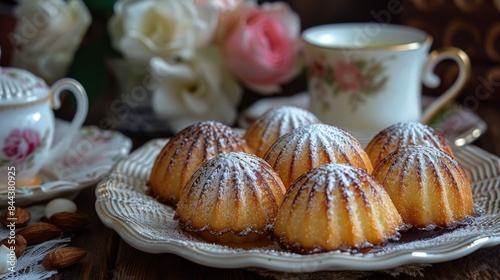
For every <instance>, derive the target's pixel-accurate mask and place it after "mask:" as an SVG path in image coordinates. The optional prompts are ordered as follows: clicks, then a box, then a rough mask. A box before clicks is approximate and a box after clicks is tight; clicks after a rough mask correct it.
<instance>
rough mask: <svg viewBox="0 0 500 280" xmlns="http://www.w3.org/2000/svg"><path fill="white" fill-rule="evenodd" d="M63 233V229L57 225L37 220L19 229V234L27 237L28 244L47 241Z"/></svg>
mask: <svg viewBox="0 0 500 280" xmlns="http://www.w3.org/2000/svg"><path fill="white" fill-rule="evenodd" d="M61 233H62V231H61V229H59V228H58V227H57V226H55V225H53V224H50V223H45V222H37V223H34V224H31V225H29V226H27V227H24V228H22V229H20V230H18V231H17V234H20V235H22V236H23V237H24V238H25V239H26V242H27V243H28V245H33V244H39V243H42V242H45V241H47V240H50V239H52V238H55V237H57V236H59V235H61Z"/></svg>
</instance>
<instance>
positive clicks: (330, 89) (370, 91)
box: [308, 58, 388, 111]
mask: <svg viewBox="0 0 500 280" xmlns="http://www.w3.org/2000/svg"><path fill="white" fill-rule="evenodd" d="M308 70H309V71H308V72H309V75H311V78H315V79H312V81H313V82H312V86H313V87H314V88H315V89H316V90H317V91H318V92H320V95H319V96H320V97H323V99H324V101H325V102H324V103H323V104H324V105H323V106H324V107H323V110H328V109H329V108H330V106H329V102H328V100H329V98H327V95H329V94H333V95H334V96H337V95H339V94H346V95H349V103H350V105H351V109H352V111H356V109H357V105H358V104H359V103H362V102H364V101H365V99H366V98H367V97H369V96H372V95H375V94H377V93H378V92H379V91H380V90H381V89H382V88H383V87H384V86H385V84H386V82H387V79H388V78H387V76H385V75H384V71H385V67H384V65H383V64H382V63H381V62H380V61H376V60H367V59H363V58H358V59H353V60H351V61H344V60H338V61H336V62H335V63H329V62H327V61H325V59H324V58H319V59H315V60H314V61H313V62H312V63H310V65H309V69H308Z"/></svg>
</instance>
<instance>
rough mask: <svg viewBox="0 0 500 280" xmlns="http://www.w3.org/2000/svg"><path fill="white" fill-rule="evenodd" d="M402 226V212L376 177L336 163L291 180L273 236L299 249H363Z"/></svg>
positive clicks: (292, 248)
mask: <svg viewBox="0 0 500 280" xmlns="http://www.w3.org/2000/svg"><path fill="white" fill-rule="evenodd" d="M400 227H403V223H402V220H401V216H400V215H399V213H398V212H397V210H396V208H395V207H394V204H393V203H392V201H391V199H390V197H389V195H388V194H387V193H386V192H385V190H384V188H383V187H382V185H380V183H379V182H378V181H376V180H375V178H373V176H371V175H370V174H368V173H367V172H366V171H365V170H363V169H360V168H357V167H353V166H350V165H345V164H333V163H332V164H327V165H323V166H320V167H317V168H314V169H313V170H311V171H309V172H307V173H305V174H303V175H302V176H300V177H299V178H298V179H297V180H296V181H295V182H294V183H293V184H292V186H291V187H290V189H289V190H288V191H287V193H286V194H285V199H284V200H283V203H282V205H281V207H280V210H279V211H278V216H277V217H276V221H275V224H274V237H275V238H276V239H277V241H278V243H279V244H280V245H281V246H282V247H284V248H286V249H290V250H293V251H296V252H299V253H315V252H322V251H333V250H361V249H364V248H366V247H372V246H374V245H378V244H382V243H385V242H386V241H388V240H390V239H392V238H395V237H397V236H398V235H399V234H398V230H399V228H400Z"/></svg>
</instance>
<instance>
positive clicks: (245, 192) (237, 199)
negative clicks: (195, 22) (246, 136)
mask: <svg viewBox="0 0 500 280" xmlns="http://www.w3.org/2000/svg"><path fill="white" fill-rule="evenodd" d="M284 192H285V188H284V186H283V185H282V183H281V180H280V179H279V177H278V175H277V174H275V173H274V171H273V170H272V168H271V167H270V166H269V165H268V164H267V163H266V162H265V161H264V160H263V159H261V158H259V157H257V156H254V155H250V154H246V153H241V152H239V153H237V152H231V153H224V154H220V155H218V156H217V157H215V158H213V159H210V160H208V161H206V162H205V163H204V164H203V165H202V166H201V167H200V168H199V169H198V170H197V171H196V172H195V173H194V174H193V176H192V177H191V179H190V180H189V181H188V183H187V184H186V186H185V187H184V188H183V190H182V192H181V195H180V198H179V204H178V205H177V210H176V215H177V216H178V217H179V221H180V223H181V224H182V226H183V227H184V226H185V227H186V228H187V229H189V230H191V231H204V230H209V231H211V232H214V233H217V234H223V233H225V232H232V233H235V234H238V235H246V234H248V233H250V232H256V233H263V232H266V231H268V230H270V229H271V228H272V224H271V223H272V221H274V215H275V214H276V212H277V208H278V206H279V205H280V204H281V201H282V198H283V195H284ZM270 200H273V201H272V202H271V204H270V203H269V201H270ZM269 207H270V208H269ZM192 209H196V211H192ZM200 213H203V214H200ZM261 216H262V217H263V219H264V220H263V221H258V220H257V221H256V219H258V218H257V217H261ZM241 219H248V225H246V226H245V227H244V228H241ZM262 223H264V224H263V225H261V227H258V225H259V224H262ZM200 225H201V226H200ZM221 226H222V227H224V228H222V229H221Z"/></svg>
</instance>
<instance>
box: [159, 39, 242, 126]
mask: <svg viewBox="0 0 500 280" xmlns="http://www.w3.org/2000/svg"><path fill="white" fill-rule="evenodd" d="M151 67H152V73H153V75H155V76H156V78H157V79H159V80H161V84H160V86H159V87H157V88H156V89H154V90H153V97H152V106H153V109H154V111H155V113H156V114H157V115H158V116H159V117H162V118H165V119H166V121H167V122H168V124H169V127H170V128H171V129H172V130H173V131H175V132H178V131H180V130H181V129H183V128H185V127H186V126H188V125H190V124H192V123H195V122H198V121H202V120H216V121H219V122H222V123H225V124H228V125H232V124H233V123H234V121H235V120H236V118H237V111H236V107H237V105H238V103H239V101H240V99H241V96H242V93H243V91H242V89H241V87H240V86H239V84H238V83H237V81H236V80H235V79H234V78H233V76H232V75H231V74H230V73H229V71H228V69H227V68H226V66H225V64H224V62H223V58H222V55H221V53H220V50H219V49H218V48H216V47H207V48H204V49H201V50H199V51H198V52H197V53H196V54H195V56H194V57H192V58H191V59H189V60H188V61H184V62H181V63H175V62H167V61H165V60H163V59H161V58H158V57H156V58H153V59H151Z"/></svg>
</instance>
